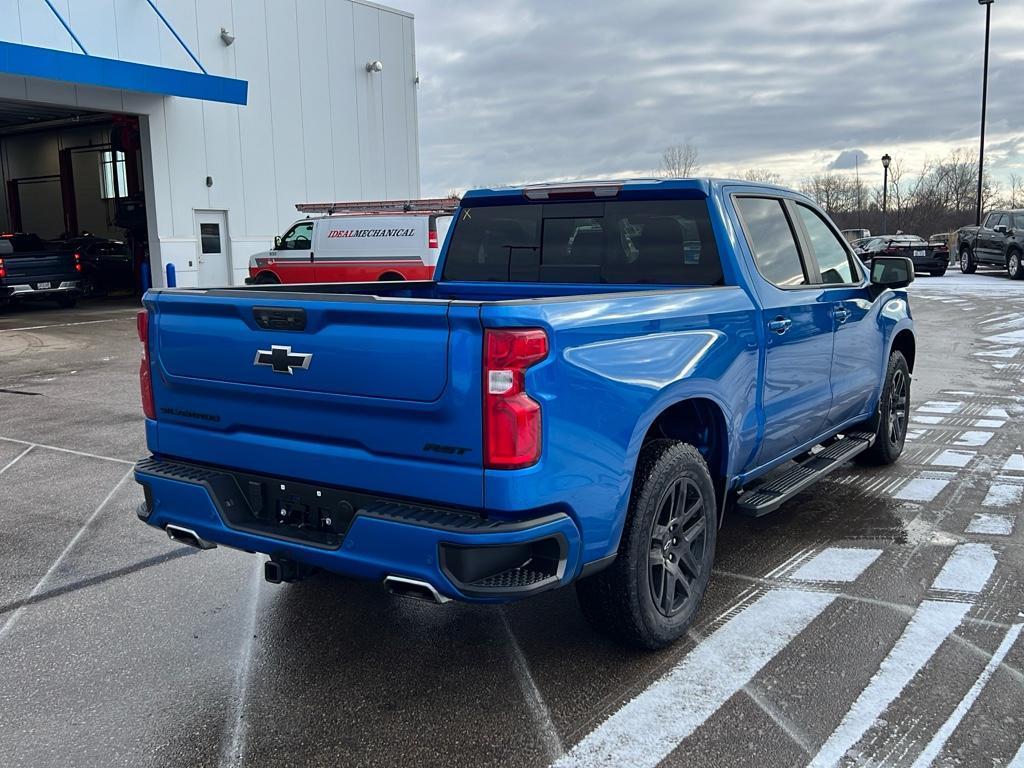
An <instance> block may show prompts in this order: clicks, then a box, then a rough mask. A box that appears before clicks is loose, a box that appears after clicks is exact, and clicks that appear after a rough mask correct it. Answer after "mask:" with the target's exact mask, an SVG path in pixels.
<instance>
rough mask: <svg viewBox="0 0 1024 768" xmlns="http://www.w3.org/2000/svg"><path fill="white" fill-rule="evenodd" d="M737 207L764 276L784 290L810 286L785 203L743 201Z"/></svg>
mask: <svg viewBox="0 0 1024 768" xmlns="http://www.w3.org/2000/svg"><path fill="white" fill-rule="evenodd" d="M736 206H737V208H738V209H739V211H740V215H741V216H742V217H743V223H744V225H745V226H746V228H747V232H748V234H749V235H750V239H751V243H750V247H751V250H752V251H753V252H754V261H755V262H756V263H757V270H758V271H759V272H760V273H761V275H762V276H763V277H764V278H765V279H766V280H768V281H769V282H770V283H774V284H775V285H778V286H780V287H782V288H792V287H794V286H798V285H807V284H808V280H807V276H806V275H805V274H804V269H803V265H802V264H801V263H800V253H799V252H798V251H797V249H796V240H795V239H794V237H793V230H792V229H791V228H790V226H789V219H788V218H786V212H785V211H784V210H783V208H782V202H781V201H779V200H775V199H772V198H767V197H739V198H736Z"/></svg>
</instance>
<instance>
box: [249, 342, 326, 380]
mask: <svg viewBox="0 0 1024 768" xmlns="http://www.w3.org/2000/svg"><path fill="white" fill-rule="evenodd" d="M312 359H313V355H312V353H310V352H292V348H291V347H285V346H279V345H277V344H272V345H271V346H270V349H258V350H256V359H255V360H253V361H252V364H253V365H268V366H270V368H271V369H272V370H273V371H274V373H287V374H289V375H290V374H292V373H294V369H295V368H302V369H303V370H305V369H306V368H309V362H310V361H311V360H312Z"/></svg>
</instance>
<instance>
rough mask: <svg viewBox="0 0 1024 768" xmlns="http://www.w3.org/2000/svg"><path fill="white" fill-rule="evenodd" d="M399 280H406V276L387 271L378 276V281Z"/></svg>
mask: <svg viewBox="0 0 1024 768" xmlns="http://www.w3.org/2000/svg"><path fill="white" fill-rule="evenodd" d="M398 280H405V278H404V277H402V276H401V275H400V274H398V273H397V272H385V273H384V274H383V275H381V276H380V277H378V278H377V282H396V281H398Z"/></svg>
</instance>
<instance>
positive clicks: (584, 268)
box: [444, 200, 722, 285]
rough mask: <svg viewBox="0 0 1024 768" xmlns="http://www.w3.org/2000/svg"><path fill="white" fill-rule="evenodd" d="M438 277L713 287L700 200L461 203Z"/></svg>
mask: <svg viewBox="0 0 1024 768" xmlns="http://www.w3.org/2000/svg"><path fill="white" fill-rule="evenodd" d="M444 279H445V280H474V281H509V282H540V283H616V284H643V283H654V284H660V285H720V284H721V283H722V266H721V262H720V261H719V257H718V249H717V247H716V246H715V239H714V235H713V233H712V231H711V219H710V216H709V215H708V207H707V202H706V201H705V200H665V201H623V202H619V201H615V202H559V203H544V204H540V203H536V204H519V205H469V206H464V207H463V208H462V209H461V211H460V213H459V218H458V222H457V223H456V224H455V231H454V232H453V233H452V236H451V242H450V244H449V247H448V253H447V256H446V261H445V266H444Z"/></svg>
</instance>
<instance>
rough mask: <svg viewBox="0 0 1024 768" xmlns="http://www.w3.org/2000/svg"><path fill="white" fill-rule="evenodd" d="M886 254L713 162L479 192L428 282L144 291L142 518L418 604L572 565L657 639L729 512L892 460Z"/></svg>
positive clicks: (906, 388)
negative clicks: (680, 172) (697, 173)
mask: <svg viewBox="0 0 1024 768" xmlns="http://www.w3.org/2000/svg"><path fill="white" fill-rule="evenodd" d="M912 280H913V266H912V264H911V263H910V262H909V260H908V259H904V258H899V257H879V258H876V259H875V260H874V261H873V264H872V267H871V274H870V275H867V274H865V272H864V267H863V266H862V265H861V264H860V263H859V261H858V259H857V258H856V257H855V256H854V254H853V252H852V251H851V250H850V248H849V246H848V245H847V243H846V241H845V240H844V238H843V237H842V235H841V234H840V233H839V230H837V229H836V228H835V226H834V225H833V224H832V222H830V221H829V220H828V218H827V217H826V216H825V215H824V214H823V213H822V212H821V211H820V209H818V208H817V207H816V206H815V205H814V203H812V202H811V201H810V200H809V199H807V198H806V197H804V196H802V195H800V194H797V193H795V192H791V191H788V190H785V189H782V188H779V187H774V186H766V185H758V184H750V183H745V182H732V181H718V180H692V179H690V180H665V181H650V180H642V181H615V182H594V183H574V184H569V185H537V186H528V187H523V188H517V189H500V190H477V191H473V192H469V193H468V194H466V196H465V197H464V198H463V200H462V203H461V206H460V208H459V209H458V211H457V212H456V214H455V223H454V224H453V226H452V227H451V229H450V231H449V234H448V237H447V239H446V242H445V244H444V247H443V251H442V255H441V257H440V261H439V263H438V267H437V279H436V280H435V281H426V282H405V283H401V282H399V283H390V282H388V283H360V284H323V285H253V286H246V287H244V288H243V287H235V288H218V289H178V290H152V291H150V292H148V293H147V294H146V296H145V299H144V303H145V310H144V311H142V312H140V314H139V337H140V339H141V341H142V343H143V350H144V357H143V361H142V366H141V375H140V378H141V384H142V396H143V407H144V410H145V414H146V434H147V439H148V445H149V449H150V450H151V452H152V456H151V457H149V458H146V459H144V460H142V461H141V462H139V464H138V465H137V467H136V471H135V477H136V480H137V481H138V482H139V483H141V484H142V486H143V489H144V492H145V501H144V503H142V504H141V505H140V506H139V510H138V515H139V517H140V518H141V519H142V520H143V521H145V522H146V523H148V524H149V525H152V526H155V527H157V528H160V529H163V530H164V531H166V533H167V535H168V536H169V537H170V538H171V539H173V540H175V541H178V542H182V543H185V544H188V545H191V546H194V547H198V548H200V549H206V548H210V547H213V546H216V545H218V544H220V545H225V546H229V547H234V548H237V549H240V550H245V551H249V552H261V553H265V554H266V555H269V559H268V560H267V561H266V563H265V575H266V577H267V579H268V580H270V581H273V582H281V581H295V580H297V579H300V578H302V577H304V576H306V575H308V574H309V573H310V572H312V571H314V570H316V569H324V570H327V571H333V572H336V573H340V574H346V575H348V576H353V577H358V578H363V579H370V580H374V581H378V582H382V583H383V584H384V585H385V586H386V587H387V588H388V590H390V591H391V592H393V593H395V594H399V595H404V596H409V597H416V598H422V599H426V600H431V601H434V602H438V603H443V602H446V601H448V600H449V599H458V600H467V601H474V602H488V603H498V602H504V601H508V600H513V599H517V598H522V597H525V596H529V595H534V594H537V593H539V592H543V591H545V590H549V589H553V588H556V587H562V586H565V585H567V584H570V583H575V584H576V588H577V594H578V597H579V601H580V604H581V606H582V609H583V611H584V613H585V615H586V616H587V617H588V619H589V620H590V621H591V622H592V623H593V624H594V625H595V626H596V627H598V628H599V629H602V630H604V631H606V632H608V633H610V634H611V635H613V636H615V637H616V638H618V639H620V640H622V641H624V642H626V643H630V644H633V645H637V646H642V647H647V648H657V647H660V646H663V645H665V644H667V643H670V642H671V641H673V640H674V639H676V638H678V637H679V636H680V635H681V634H682V633H683V632H684V631H685V629H686V627H687V625H688V624H689V622H690V621H691V619H692V618H693V616H694V614H695V612H696V610H697V607H698V605H699V603H700V600H701V597H702V595H703V593H704V591H705V589H706V587H707V583H708V578H709V576H710V573H711V567H712V561H713V558H714V553H715V540H716V533H717V530H718V527H719V525H720V524H721V520H722V517H723V515H724V514H726V513H727V512H731V513H739V514H747V515H755V516H756V515H762V514H765V513H768V512H771V511H772V510H774V509H776V508H778V507H779V506H780V505H781V504H782V503H783V502H785V501H786V500H787V499H789V498H791V497H792V496H793V495H794V494H796V493H798V492H799V491H800V490H801V489H803V488H805V487H807V486H808V485H809V484H810V483H811V482H813V481H814V480H816V479H818V478H820V477H822V476H823V475H825V474H827V473H828V472H829V471H831V470H833V469H835V468H836V467H838V466H840V465H842V464H843V463H844V462H846V461H847V460H849V459H853V458H857V459H859V460H862V461H869V462H874V463H883V464H884V463H889V462H893V461H895V460H896V458H897V457H898V456H899V454H900V452H901V451H902V449H903V444H904V439H905V436H906V429H907V417H908V403H909V396H910V374H911V371H912V370H913V367H914V356H915V340H914V331H913V323H912V320H911V314H910V308H909V306H908V302H907V295H906V292H905V291H904V290H902V289H904V288H905V287H906V286H907V285H908V284H909V283H910V282H911V281H912Z"/></svg>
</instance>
